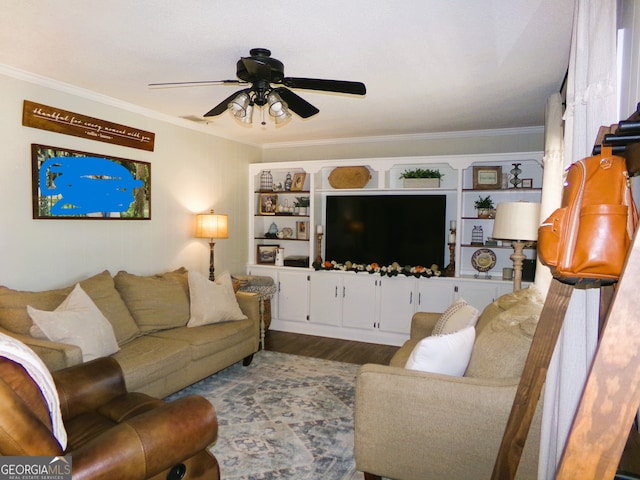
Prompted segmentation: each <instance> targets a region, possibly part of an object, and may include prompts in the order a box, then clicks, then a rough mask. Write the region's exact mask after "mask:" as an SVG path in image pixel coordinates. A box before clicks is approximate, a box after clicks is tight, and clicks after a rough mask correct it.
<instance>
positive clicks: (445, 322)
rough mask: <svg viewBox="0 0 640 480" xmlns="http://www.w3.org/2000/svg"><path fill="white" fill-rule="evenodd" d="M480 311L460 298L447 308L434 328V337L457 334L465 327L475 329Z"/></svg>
mask: <svg viewBox="0 0 640 480" xmlns="http://www.w3.org/2000/svg"><path fill="white" fill-rule="evenodd" d="M478 313H479V312H478V309H477V308H475V307H472V306H471V305H469V304H468V303H467V302H466V301H465V300H464V299H462V298H460V299H458V300H456V301H455V302H453V303H452V304H451V305H450V306H449V308H447V309H446V310H445V311H444V313H443V314H442V315H440V318H439V319H438V321H437V322H436V325H435V326H434V327H433V332H432V335H445V334H447V333H453V332H457V331H458V330H461V329H463V328H465V327H475V325H476V323H477V322H478Z"/></svg>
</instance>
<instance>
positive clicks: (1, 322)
mask: <svg viewBox="0 0 640 480" xmlns="http://www.w3.org/2000/svg"><path fill="white" fill-rule="evenodd" d="M71 290H72V288H59V289H57V290H46V291H43V292H26V291H20V290H12V289H11V288H7V287H0V326H2V327H3V328H6V329H7V330H9V331H10V332H14V333H19V334H21V335H29V329H30V328H31V325H33V321H32V320H31V317H29V314H28V313H27V305H31V306H33V307H34V308H38V309H40V310H49V311H51V310H53V309H55V308H56V307H57V306H58V305H60V304H61V303H62V302H63V301H64V299H65V298H67V295H69V293H71Z"/></svg>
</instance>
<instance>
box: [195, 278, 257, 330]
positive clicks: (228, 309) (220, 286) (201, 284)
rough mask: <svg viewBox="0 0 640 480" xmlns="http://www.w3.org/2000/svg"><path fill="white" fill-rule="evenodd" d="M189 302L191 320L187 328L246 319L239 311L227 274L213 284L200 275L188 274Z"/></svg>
mask: <svg viewBox="0 0 640 480" xmlns="http://www.w3.org/2000/svg"><path fill="white" fill-rule="evenodd" d="M189 301H190V304H191V318H190V319H189V322H188V323H187V327H199V326H201V325H208V324H210V323H219V322H226V321H230V320H244V319H246V318H247V316H246V315H245V314H244V313H242V310H240V306H239V305H238V300H237V299H236V295H235V293H233V285H232V283H231V275H229V273H227V272H225V273H223V274H222V275H220V276H219V277H217V278H216V279H215V281H213V282H212V281H211V280H209V279H208V278H206V277H205V276H204V275H202V274H201V273H198V272H189Z"/></svg>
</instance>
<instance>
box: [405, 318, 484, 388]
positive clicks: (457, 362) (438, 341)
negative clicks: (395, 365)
mask: <svg viewBox="0 0 640 480" xmlns="http://www.w3.org/2000/svg"><path fill="white" fill-rule="evenodd" d="M475 335H476V330H475V328H474V327H465V328H463V329H461V330H458V331H457V332H453V333H449V334H445V335H433V336H429V337H425V338H423V339H422V340H420V341H419V342H418V344H417V345H416V346H415V348H414V349H413V351H412V352H411V355H409V359H408V360H407V364H406V365H405V368H408V369H409V370H420V371H422V372H430V373H441V374H443V375H451V376H456V377H461V376H462V375H463V374H464V372H465V370H466V369H467V365H468V364H469V357H470V356H471V350H472V349H473V341H474V339H475Z"/></svg>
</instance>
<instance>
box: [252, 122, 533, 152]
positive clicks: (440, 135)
mask: <svg viewBox="0 0 640 480" xmlns="http://www.w3.org/2000/svg"><path fill="white" fill-rule="evenodd" d="M539 133H544V126H543V125H539V126H533V127H514V128H498V129H492V130H461V131H453V132H432V133H403V134H399V135H379V136H374V137H350V138H330V139H325V140H301V141H298V142H279V143H266V144H263V145H262V148H263V149H264V150H268V149H275V148H292V147H318V146H322V145H345V144H356V143H380V142H407V141H413V142H415V141H420V140H440V139H447V138H462V137H492V136H505V135H523V134H524V135H529V134H539Z"/></svg>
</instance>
